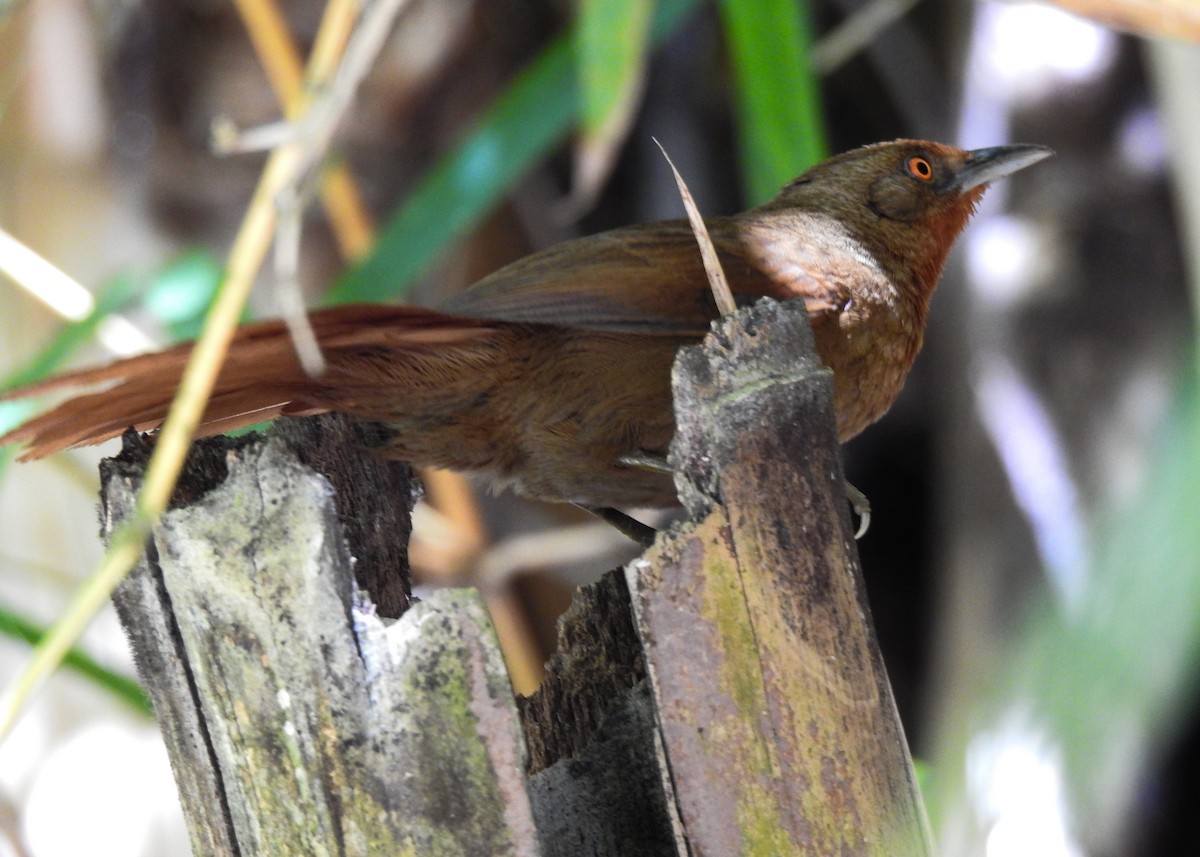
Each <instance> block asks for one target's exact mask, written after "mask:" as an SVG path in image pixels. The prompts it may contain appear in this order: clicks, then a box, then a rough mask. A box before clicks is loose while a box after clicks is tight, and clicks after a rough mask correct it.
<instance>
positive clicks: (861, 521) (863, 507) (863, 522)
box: [846, 481, 871, 540]
mask: <svg viewBox="0 0 1200 857" xmlns="http://www.w3.org/2000/svg"><path fill="white" fill-rule="evenodd" d="M846 499H847V500H849V501H850V505H851V506H852V507H854V514H856V515H858V532H856V533H855V534H854V538H855V539H856V540H857V539H861V538H862V537H863V536H865V535H866V534H867V529H868V528H869V527H870V526H871V501H870V500H868V499H867V495H866V494H864V493H863V492H861V491H859V490H858V489H857V488H855V487H854V486H853V485H851V484H850V483H849V482H848V481H847V482H846Z"/></svg>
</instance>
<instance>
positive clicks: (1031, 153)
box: [947, 143, 1054, 193]
mask: <svg viewBox="0 0 1200 857" xmlns="http://www.w3.org/2000/svg"><path fill="white" fill-rule="evenodd" d="M1053 154H1054V152H1053V150H1051V149H1047V148H1046V147H1045V146H1038V145H1034V144H1033V143H1016V144H1014V145H1012V146H993V147H991V148H990V149H975V150H973V151H970V152H967V160H966V162H965V163H964V164H963V165H962V167H961V169H959V170H958V172H957V173H956V174H955V175H954V178H953V179H952V180H951V182H950V184H949V187H948V188H947V190H950V191H952V192H956V193H965V192H967V191H969V190H971V188H976V187H979V186H980V185H983V184H987V183H988V182H994V181H996V179H1002V178H1004V177H1005V176H1010V175H1012V174H1013V173H1015V172H1016V171H1017V170H1023V169H1025V168H1026V167H1028V166H1032V165H1033V164H1036V163H1037V162H1038V161H1040V160H1043V159H1045V158H1048V157H1050V156H1051V155H1053Z"/></svg>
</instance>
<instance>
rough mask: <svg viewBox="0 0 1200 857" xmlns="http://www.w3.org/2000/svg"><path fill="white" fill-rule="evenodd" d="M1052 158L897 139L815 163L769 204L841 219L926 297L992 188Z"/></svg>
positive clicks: (1020, 149) (1039, 152) (1043, 153)
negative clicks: (980, 202)
mask: <svg viewBox="0 0 1200 857" xmlns="http://www.w3.org/2000/svg"><path fill="white" fill-rule="evenodd" d="M1051 154H1053V152H1051V150H1050V149H1047V148H1046V147H1045V146H1037V145H1030V144H1024V143H1023V144H1017V145H1010V146H995V147H992V148H987V149H974V150H972V151H966V150H963V149H957V148H955V147H953V146H946V145H943V144H941V143H931V142H928V141H924V140H894V141H892V142H890V143H878V144H876V145H873V146H866V147H863V148H861V149H854V150H852V151H849V152H846V153H844V154H841V155H837V156H836V157H833V158H830V159H829V160H827V161H824V162H822V163H820V164H818V165H817V166H815V167H813V168H812V169H810V170H809V171H808V172H806V173H805V174H804V175H802V176H801V177H800V178H798V179H796V180H795V181H794V182H792V183H791V184H789V185H787V186H786V187H785V188H784V189H783V190H782V191H781V192H780V193H779V195H778V196H777V197H776V198H775V199H774V200H772V201H771V202H770V203H768V207H771V208H774V207H777V206H778V207H785V208H802V209H805V210H808V211H816V212H823V213H826V214H830V215H833V216H835V217H837V218H838V219H839V220H840V221H841V222H842V223H843V224H845V226H846V227H847V228H848V229H849V231H850V233H851V235H853V236H854V237H855V238H856V239H857V240H858V241H860V242H861V243H862V244H863V245H864V246H865V247H866V248H867V249H868V250H869V251H871V252H872V253H873V254H874V255H875V257H876V258H877V259H878V260H879V262H880V263H881V264H883V265H884V266H885V267H886V268H887V269H888V270H889V273H890V274H892V275H893V277H894V279H895V281H896V282H897V283H899V284H904V283H910V284H912V285H913V286H914V287H915V288H916V289H917V290H918V292H919V293H920V294H921V296H922V297H923V298H925V299H926V300H927V299H928V296H929V294H931V293H932V291H933V287H934V286H935V285H936V284H937V280H938V277H939V276H940V275H941V271H942V266H943V265H944V264H945V261H946V256H947V254H948V253H949V252H950V247H951V246H952V245H953V244H954V240H955V239H956V238H957V237H958V235H959V233H960V232H962V230H963V227H964V226H966V225H967V221H968V220H970V218H971V215H972V213H974V211H975V206H976V205H978V203H979V200H980V198H981V197H982V196H983V192H984V190H985V189H986V188H987V185H988V184H989V183H990V182H993V181H995V180H996V179H1000V178H1004V177H1005V176H1008V175H1011V174H1013V173H1015V172H1016V171H1017V170H1021V169H1024V168H1025V167H1028V166H1030V165H1032V164H1035V163H1037V162H1038V161H1040V160H1042V159H1043V158H1046V157H1049V156H1050V155H1051Z"/></svg>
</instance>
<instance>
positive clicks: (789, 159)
mask: <svg viewBox="0 0 1200 857" xmlns="http://www.w3.org/2000/svg"><path fill="white" fill-rule="evenodd" d="M719 6H720V10H721V19H722V22H723V24H724V28H725V37H726V40H727V41H728V43H729V49H730V54H731V58H732V62H733V72H734V78H735V82H736V86H737V100H738V130H739V135H740V137H741V149H742V150H741V160H742V175H743V178H744V180H745V183H746V200H747V202H748V203H749V204H751V205H757V204H758V203H760V202H763V201H765V200H766V199H768V198H769V197H770V196H771V195H772V194H774V193H775V191H777V190H778V189H779V187H780V186H781V185H783V184H785V183H786V182H788V181H790V180H791V179H793V178H795V177H796V176H797V175H799V174H800V173H802V172H803V171H804V170H805V169H807V168H808V167H810V166H812V165H813V164H815V163H817V162H818V161H820V160H822V159H824V158H825V157H826V156H827V154H828V146H827V143H826V140H825V130H824V123H823V121H822V118H821V101H820V91H819V89H818V85H817V77H816V74H815V72H814V71H813V69H812V66H811V65H810V63H809V49H810V47H811V45H812V42H813V34H812V24H811V19H810V17H809V14H808V9H807V4H806V3H803V2H798V0H752V2H747V0H720V4H719Z"/></svg>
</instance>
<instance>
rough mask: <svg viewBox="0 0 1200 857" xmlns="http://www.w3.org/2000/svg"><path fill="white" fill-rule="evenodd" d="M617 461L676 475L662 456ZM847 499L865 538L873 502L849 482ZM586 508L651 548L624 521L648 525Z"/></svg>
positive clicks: (614, 512)
mask: <svg viewBox="0 0 1200 857" xmlns="http://www.w3.org/2000/svg"><path fill="white" fill-rule="evenodd" d="M617 460H618V461H619V462H620V463H621V464H624V465H626V466H628V467H640V468H642V469H643V470H653V471H655V472H656V473H674V472H675V471H674V469H673V468H672V467H671V465H670V464H668V463H667V460H666V459H665V458H663V457H662V456H658V455H650V454H649V453H644V452H636V453H631V454H629V455H622V456H621V457H620V458H619V459H617ZM846 499H847V500H849V501H850V505H851V506H852V507H853V508H854V514H856V515H858V531H857V532H856V533H855V534H854V538H855V539H861V538H862V537H863V536H865V535H866V534H867V530H868V529H870V527H871V501H870V500H868V499H867V495H866V494H864V493H863V492H861V491H859V490H858V489H857V488H855V487H854V486H853V485H851V484H850V483H849V482H847V483H846ZM584 508H587V509H588V511H589V512H591V513H593V514H595V515H599V516H600V517H601V518H603V519H604V520H606V521H608V522H609V523H610V524H612V525H613V526H614V527H616V528H617V529H618V530H620V531H621V532H622V533H624V534H625V535H627V536H629V537H630V538H631V539H633V540H634V541H636V542H641V543H642V544H643V545H646V546H649V542H647V541H643V540H642V539H641V538H640V537H639V536H637V535H635V534H634V533H635V532H640V530H634V531H633V532H631V531H630V530H629V529H628V528H627V525H626V524H624V523H623V521H628V522H629V523H630V524H632V525H634V526H635V527H639V528H641V527H646V525H645V524H643V523H641V522H640V521H635V520H634V519H633V518H631V517H629V516H628V515H626V514H625V513H624V512H618V511H617V510H616V509H592V508H588V507H584ZM612 516H619V518H618V517H612ZM646 529H649V530H650V532H651V533H653V532H654V530H653V529H652V528H649V527H646ZM650 541H651V542H652V541H654V536H653V535H651V536H650Z"/></svg>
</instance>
